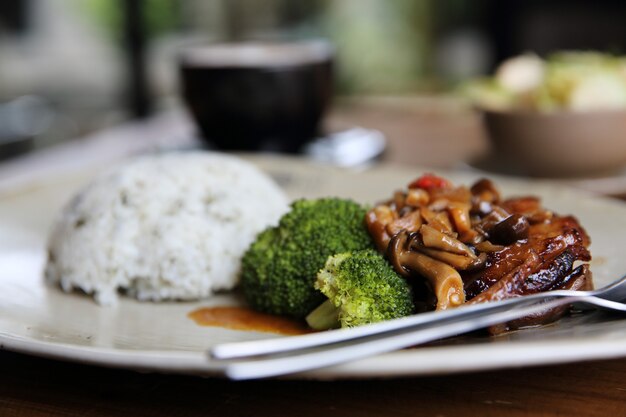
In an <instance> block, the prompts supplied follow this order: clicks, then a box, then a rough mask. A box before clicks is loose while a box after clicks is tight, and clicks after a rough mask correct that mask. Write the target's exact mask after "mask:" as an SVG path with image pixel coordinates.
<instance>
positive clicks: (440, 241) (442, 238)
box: [419, 224, 475, 258]
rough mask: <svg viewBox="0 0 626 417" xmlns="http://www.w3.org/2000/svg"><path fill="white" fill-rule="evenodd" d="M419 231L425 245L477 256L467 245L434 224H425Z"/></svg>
mask: <svg viewBox="0 0 626 417" xmlns="http://www.w3.org/2000/svg"><path fill="white" fill-rule="evenodd" d="M419 232H420V235H421V237H422V242H423V243H424V246H427V247H429V248H435V249H440V250H444V251H446V252H452V253H456V254H459V255H465V256H470V257H473V258H475V255H474V252H472V250H471V249H470V248H469V247H468V246H467V245H465V244H464V243H462V242H460V241H459V240H457V239H454V238H453V237H451V236H449V235H446V234H444V233H442V232H440V231H439V230H437V229H435V228H433V227H432V226H429V225H427V224H423V225H422V226H421V227H420V229H419Z"/></svg>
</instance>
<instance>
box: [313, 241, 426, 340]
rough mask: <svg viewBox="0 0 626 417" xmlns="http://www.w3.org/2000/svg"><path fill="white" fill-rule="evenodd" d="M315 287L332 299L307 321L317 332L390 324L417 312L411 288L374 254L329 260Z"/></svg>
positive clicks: (377, 254)
mask: <svg viewBox="0 0 626 417" xmlns="http://www.w3.org/2000/svg"><path fill="white" fill-rule="evenodd" d="M315 287H316V288H318V289H319V290H320V291H322V293H324V295H326V296H327V297H328V299H327V300H326V301H325V302H323V303H322V304H321V305H320V306H319V307H318V308H316V309H315V310H313V311H312V312H311V313H310V314H309V315H308V316H307V318H306V320H307V323H308V324H309V326H311V327H312V328H313V329H316V330H325V329H330V328H335V327H353V326H360V325H363V324H368V323H375V322H379V321H383V320H390V319H394V318H399V317H404V316H408V315H410V314H412V313H413V309H414V308H413V299H412V295H411V289H410V287H409V284H408V283H407V282H406V280H405V279H404V278H402V277H401V276H399V275H398V274H397V273H396V272H395V271H394V270H393V267H392V266H391V265H390V264H389V262H387V260H385V258H383V256H382V255H380V254H379V253H378V252H376V251H374V250H363V251H356V252H346V253H341V254H337V255H334V256H332V257H330V258H328V261H327V262H326V265H325V266H324V269H322V270H321V271H320V272H319V273H318V274H317V281H316V283H315Z"/></svg>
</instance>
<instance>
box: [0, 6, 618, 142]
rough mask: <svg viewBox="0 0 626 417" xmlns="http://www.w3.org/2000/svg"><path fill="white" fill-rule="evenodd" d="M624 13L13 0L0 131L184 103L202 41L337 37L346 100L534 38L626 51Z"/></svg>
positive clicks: (61, 127) (387, 91)
mask: <svg viewBox="0 0 626 417" xmlns="http://www.w3.org/2000/svg"><path fill="white" fill-rule="evenodd" d="M625 21H626V2H623V1H620V0H598V1H594V2H593V3H590V2H588V1H585V0H524V1H522V0H508V1H506V2H505V1H497V0H440V1H435V0H397V1H393V2H392V1H385V0H339V1H332V0H299V1H293V0H262V1H261V0H256V1H255V0H185V1H180V0H178V1H177V0H11V1H4V2H0V139H1V138H2V137H11V136H20V135H26V136H32V137H34V138H36V143H37V145H38V146H40V147H45V146H49V145H52V144H55V143H58V142H60V141H64V140H66V139H70V138H76V137H80V136H82V135H85V134H87V133H89V132H93V131H96V130H99V129H102V128H105V127H109V126H113V125H117V124H119V123H121V122H123V121H127V120H130V119H136V118H145V117H146V116H149V115H151V114H154V113H159V112H162V111H164V110H168V109H172V108H177V107H180V106H181V104H180V103H181V99H180V97H179V80H178V68H177V65H176V62H177V61H176V56H177V51H179V48H180V47H181V46H183V45H186V44H189V43H193V42H197V41H237V40H247V39H263V40H276V39H280V40H283V39H308V38H319V37H322V38H327V39H330V40H331V41H332V42H333V43H334V44H335V46H336V49H337V67H336V87H335V88H336V95H337V96H339V97H341V98H347V99H348V100H347V101H346V102H347V103H350V100H349V99H350V98H354V97H390V96H392V97H398V96H400V97H405V96H406V97H413V96H420V97H421V96H426V97H428V96H433V95H444V96H445V95H447V94H448V93H449V92H450V91H453V89H454V88H455V87H456V86H457V85H458V84H459V83H462V82H463V81H464V80H467V79H471V78H473V77H477V76H480V75H484V74H488V73H490V72H492V71H493V70H494V68H495V67H496V65H497V64H498V63H499V62H501V61H502V60H503V59H505V58H507V57H511V56H513V55H517V54H520V53H524V52H527V51H532V52H535V53H537V54H540V55H545V54H548V53H550V52H552V51H556V50H562V49H593V50H598V51H603V52H615V53H623V52H624V50H625V49H626V25H624V22H625ZM347 106H348V110H346V111H347V112H349V111H350V110H349V104H348V105H347ZM399 106H400V107H402V105H401V104H400V105H399ZM370 116H371V115H368V116H367V117H366V118H370Z"/></svg>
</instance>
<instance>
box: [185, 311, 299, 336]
mask: <svg viewBox="0 0 626 417" xmlns="http://www.w3.org/2000/svg"><path fill="white" fill-rule="evenodd" d="M187 316H188V317H189V318H190V319H192V320H193V321H195V322H196V324H198V325H200V326H213V327H224V328H226V329H232V330H244V331H257V332H266V333H278V334H282V335H298V334H305V333H311V330H310V329H309V328H307V327H306V325H304V323H300V322H298V321H295V320H292V319H288V318H285V317H280V316H274V315H271V314H264V313H259V312H258V311H254V310H252V309H250V308H246V307H203V308H199V309H197V310H194V311H192V312H191V313H189V314H188V315H187Z"/></svg>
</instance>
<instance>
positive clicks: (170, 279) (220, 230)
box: [45, 152, 288, 304]
mask: <svg viewBox="0 0 626 417" xmlns="http://www.w3.org/2000/svg"><path fill="white" fill-rule="evenodd" d="M287 210H288V200H287V197H286V196H285V194H284V193H283V192H282V190H280V189H279V188H278V186H277V185H276V184H275V183H274V182H273V181H272V180H271V179H270V178H269V177H268V176H267V175H265V174H264V173H262V172H261V171H259V170H258V169H257V168H256V167H254V166H253V165H251V164H249V163H248V162H245V161H243V160H241V159H238V158H235V157H232V156H227V155H223V154H218V153H209V152H189V153H176V154H164V155H157V156H147V157H140V158H138V159H136V160H133V161H131V162H130V163H127V164H125V165H123V166H121V167H119V168H117V169H114V170H112V171H109V172H106V173H104V174H103V175H100V176H99V177H97V178H96V179H95V180H94V181H93V182H92V183H90V184H89V185H87V186H86V187H85V188H84V189H82V190H81V191H80V192H79V193H78V194H77V195H75V196H74V198H73V199H72V200H71V201H70V202H69V204H68V205H67V206H66V207H65V208H64V210H63V211H62V213H61V215H60V217H59V218H58V220H57V221H56V223H55V224H54V226H53V229H52V232H51V235H50V238H49V241H48V253H49V256H48V263H47V265H46V269H45V276H46V280H47V281H48V282H50V283H55V284H60V285H61V287H62V288H63V289H64V290H65V291H70V290H72V289H81V290H83V291H85V292H87V293H90V294H93V295H94V296H95V299H96V301H97V302H98V303H100V304H114V303H115V302H116V301H117V297H118V292H119V291H122V292H125V293H127V294H129V295H131V296H134V297H136V298H138V299H140V300H153V301H157V300H168V299H180V300H187V299H197V298H202V297H206V296H209V295H211V294H212V293H214V292H215V291H218V290H227V289H231V288H233V287H234V286H235V285H236V284H237V282H238V275H239V270H240V266H241V262H240V261H241V257H242V256H243V253H244V252H245V250H246V249H247V248H248V246H249V245H250V243H251V242H252V241H253V240H254V238H255V237H256V235H257V234H258V233H259V232H260V231H262V230H263V229H265V228H266V227H267V226H269V225H274V224H276V223H277V222H278V220H279V218H280V216H281V215H282V214H284V213H285V212H286V211H287Z"/></svg>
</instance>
